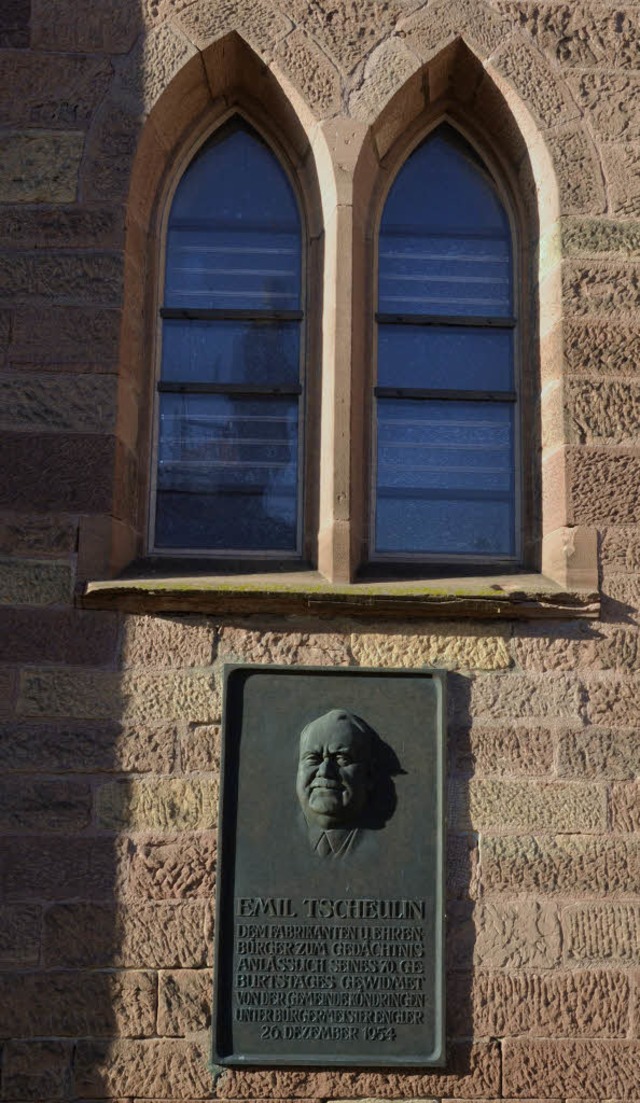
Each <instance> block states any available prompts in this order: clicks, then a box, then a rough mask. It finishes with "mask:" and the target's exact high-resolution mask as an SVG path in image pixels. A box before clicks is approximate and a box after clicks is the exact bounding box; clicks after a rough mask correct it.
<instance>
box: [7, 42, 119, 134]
mask: <svg viewBox="0 0 640 1103" xmlns="http://www.w3.org/2000/svg"><path fill="white" fill-rule="evenodd" d="M110 76H111V72H110V66H109V64H108V62H107V61H106V59H105V58H96V57H78V56H75V57H74V56H73V55H71V56H69V55H68V54H67V55H65V56H61V55H60V54H54V53H48V54H47V57H46V60H44V59H43V58H42V55H39V54H37V53H35V52H33V53H32V52H30V51H29V52H20V53H17V52H16V53H14V52H11V53H9V52H7V53H4V54H3V55H2V56H1V57H0V125H1V126H3V127H4V126H7V127H20V126H30V127H40V126H41V127H47V128H54V127H62V128H63V129H71V128H81V127H85V126H87V125H88V124H89V122H90V121H91V116H92V114H93V112H94V110H95V108H96V107H97V105H98V103H99V102H100V100H101V99H102V97H103V96H104V94H105V92H106V91H107V88H108V86H109V79H110Z"/></svg>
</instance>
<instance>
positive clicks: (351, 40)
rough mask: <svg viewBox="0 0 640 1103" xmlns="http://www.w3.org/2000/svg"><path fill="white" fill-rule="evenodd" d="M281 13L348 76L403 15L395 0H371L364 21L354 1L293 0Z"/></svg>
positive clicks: (360, 10) (359, 8) (399, 5)
mask: <svg viewBox="0 0 640 1103" xmlns="http://www.w3.org/2000/svg"><path fill="white" fill-rule="evenodd" d="M283 7H284V10H285V11H287V13H288V14H289V15H290V16H291V18H292V19H293V20H294V22H296V23H300V24H301V25H302V26H303V28H304V30H305V31H306V33H307V34H308V35H309V36H310V37H311V38H315V39H316V41H317V42H318V44H319V46H320V47H321V48H322V49H323V50H326V51H327V52H328V53H329V54H330V55H331V56H332V57H334V58H335V60H336V61H337V63H338V65H339V66H340V67H341V68H342V69H343V70H344V72H346V73H349V72H351V71H352V70H353V69H355V67H356V66H357V64H358V63H359V62H360V61H363V60H364V59H365V58H366V57H367V56H368V54H370V53H371V50H372V49H373V48H374V47H375V46H376V45H377V44H378V42H381V41H382V40H383V39H384V38H386V37H387V36H388V35H389V33H390V32H391V30H392V28H393V26H394V23H395V22H396V20H397V18H398V16H399V15H400V14H401V13H402V7H401V3H398V0H372V3H371V4H370V5H369V7H368V8H367V18H366V19H363V18H362V9H361V7H360V6H359V4H358V2H357V0H344V2H343V3H341V4H336V3H325V2H323V0H320V2H315V0H314V2H312V3H308V2H307V0H293V2H292V3H290V4H287V5H283Z"/></svg>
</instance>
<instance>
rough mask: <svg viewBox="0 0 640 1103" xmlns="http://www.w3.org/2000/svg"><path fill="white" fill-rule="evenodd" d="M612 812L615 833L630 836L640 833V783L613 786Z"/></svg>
mask: <svg viewBox="0 0 640 1103" xmlns="http://www.w3.org/2000/svg"><path fill="white" fill-rule="evenodd" d="M610 811H611V828H612V830H613V831H618V832H620V833H621V834H628V835H631V834H634V833H636V832H638V833H640V783H638V782H637V781H636V782H635V783H634V782H618V784H616V785H612V786H611V798H610Z"/></svg>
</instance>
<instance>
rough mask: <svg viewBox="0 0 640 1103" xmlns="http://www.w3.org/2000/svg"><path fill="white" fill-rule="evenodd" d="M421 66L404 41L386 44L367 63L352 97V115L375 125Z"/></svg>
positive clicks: (350, 111)
mask: <svg viewBox="0 0 640 1103" xmlns="http://www.w3.org/2000/svg"><path fill="white" fill-rule="evenodd" d="M419 67H420V61H419V59H418V56H417V55H416V54H414V53H413V52H412V51H411V50H408V49H407V47H406V46H405V44H404V40H403V39H402V38H390V39H388V40H387V41H386V42H382V43H381V44H380V46H378V47H377V49H375V50H374V52H373V54H372V55H371V56H370V57H369V58H368V60H367V63H366V65H365V68H364V79H363V82H362V84H361V85H360V86H359V87H358V88H356V90H355V92H353V93H352V94H351V96H350V98H349V113H350V115H351V116H352V117H353V118H355V119H363V120H365V121H367V122H374V121H375V120H376V119H377V117H378V115H379V114H380V112H381V111H382V109H383V108H384V107H385V106H386V105H387V104H388V102H389V100H391V99H392V98H393V96H394V95H395V94H396V92H397V91H398V89H400V88H402V86H403V85H404V84H405V83H406V81H408V80H409V78H410V77H411V76H412V75H413V73H415V72H416V71H417V70H418V69H419Z"/></svg>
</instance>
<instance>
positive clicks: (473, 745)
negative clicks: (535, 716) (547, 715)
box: [448, 724, 554, 777]
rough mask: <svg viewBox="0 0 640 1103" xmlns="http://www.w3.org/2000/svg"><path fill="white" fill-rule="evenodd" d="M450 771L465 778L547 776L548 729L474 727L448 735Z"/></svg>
mask: <svg viewBox="0 0 640 1103" xmlns="http://www.w3.org/2000/svg"><path fill="white" fill-rule="evenodd" d="M448 750H449V763H450V771H451V773H453V774H462V775H465V776H471V775H475V776H476V777H482V776H484V775H489V776H491V775H493V776H498V777H503V776H505V775H506V776H508V775H510V774H516V775H520V774H525V775H528V776H531V775H534V776H535V775H536V774H548V773H550V771H551V767H552V766H553V753H554V735H553V733H552V732H551V731H550V730H549V729H548V728H509V727H495V728H493V727H481V726H479V725H475V724H474V726H473V728H471V730H466V729H454V730H452V731H450V732H449V736H448Z"/></svg>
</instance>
